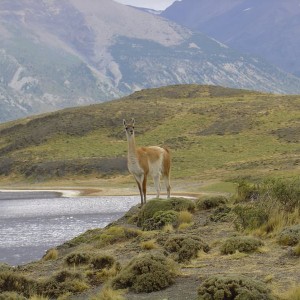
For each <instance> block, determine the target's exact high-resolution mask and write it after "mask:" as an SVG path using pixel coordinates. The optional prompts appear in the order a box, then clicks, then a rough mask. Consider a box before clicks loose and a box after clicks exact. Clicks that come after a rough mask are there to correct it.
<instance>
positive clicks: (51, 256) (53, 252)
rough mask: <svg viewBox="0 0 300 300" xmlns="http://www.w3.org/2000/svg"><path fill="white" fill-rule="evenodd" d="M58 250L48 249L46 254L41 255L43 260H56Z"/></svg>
mask: <svg viewBox="0 0 300 300" xmlns="http://www.w3.org/2000/svg"><path fill="white" fill-rule="evenodd" d="M58 255H59V253H58V250H57V249H50V250H48V251H47V252H46V254H45V255H44V256H43V260H46V261H47V260H56V259H58Z"/></svg>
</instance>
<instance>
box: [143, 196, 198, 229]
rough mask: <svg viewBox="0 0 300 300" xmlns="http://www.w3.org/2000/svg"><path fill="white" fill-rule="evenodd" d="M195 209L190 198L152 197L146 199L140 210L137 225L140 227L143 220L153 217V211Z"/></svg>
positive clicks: (192, 210) (191, 210) (190, 210)
mask: <svg viewBox="0 0 300 300" xmlns="http://www.w3.org/2000/svg"><path fill="white" fill-rule="evenodd" d="M171 210H173V211H176V212H180V211H189V212H191V213H193V212H194V211H195V203H194V202H193V201H192V200H190V199H185V198H171V199H167V200H166V199H163V200H162V199H154V200H151V201H148V202H147V203H146V204H145V205H144V206H143V208H142V209H141V210H140V212H139V215H138V218H137V219H138V221H137V225H138V226H140V227H142V226H143V224H144V222H145V221H146V220H148V219H151V218H153V217H154V215H155V213H157V212H160V211H171Z"/></svg>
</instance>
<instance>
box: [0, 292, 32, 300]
mask: <svg viewBox="0 0 300 300" xmlns="http://www.w3.org/2000/svg"><path fill="white" fill-rule="evenodd" d="M0 300H27V298H25V297H24V296H22V295H20V294H18V293H16V292H4V293H1V294H0Z"/></svg>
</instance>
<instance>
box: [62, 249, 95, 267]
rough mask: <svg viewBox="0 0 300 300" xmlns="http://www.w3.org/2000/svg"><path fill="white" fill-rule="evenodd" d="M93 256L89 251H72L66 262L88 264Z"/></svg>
mask: <svg viewBox="0 0 300 300" xmlns="http://www.w3.org/2000/svg"><path fill="white" fill-rule="evenodd" d="M90 259H91V256H90V254H89V253H85V252H76V253H71V254H69V255H68V256H67V257H66V258H65V262H66V263H67V264H68V265H81V264H88V263H89V262H90Z"/></svg>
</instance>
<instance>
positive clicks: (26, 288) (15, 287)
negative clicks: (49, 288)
mask: <svg viewBox="0 0 300 300" xmlns="http://www.w3.org/2000/svg"><path fill="white" fill-rule="evenodd" d="M36 288H37V282H35V281H33V280H30V279H28V278H26V277H25V276H22V275H18V274H16V273H14V272H13V271H4V272H1V273H0V291H1V292H15V293H17V294H21V295H23V296H25V297H29V296H30V294H31V292H32V291H34V290H36Z"/></svg>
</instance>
